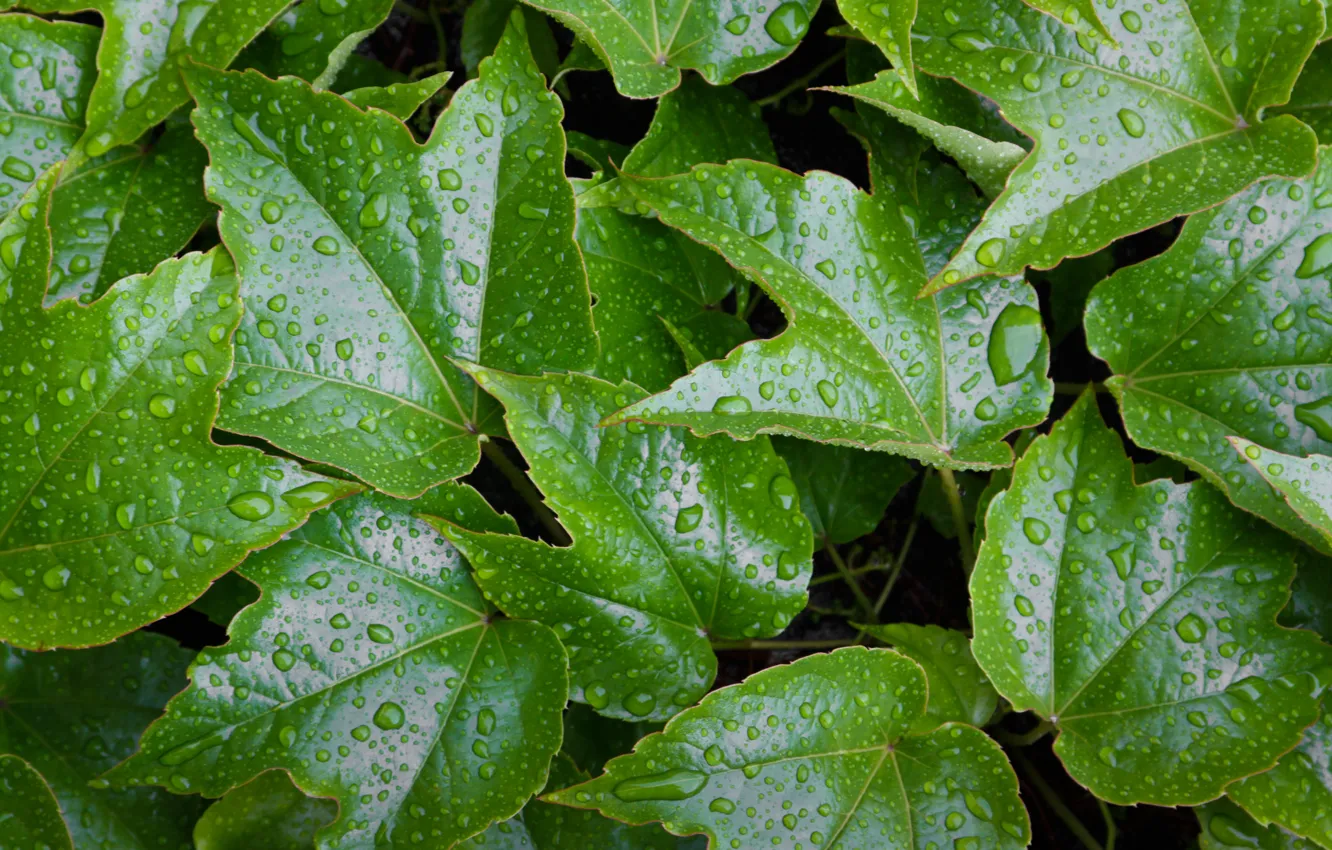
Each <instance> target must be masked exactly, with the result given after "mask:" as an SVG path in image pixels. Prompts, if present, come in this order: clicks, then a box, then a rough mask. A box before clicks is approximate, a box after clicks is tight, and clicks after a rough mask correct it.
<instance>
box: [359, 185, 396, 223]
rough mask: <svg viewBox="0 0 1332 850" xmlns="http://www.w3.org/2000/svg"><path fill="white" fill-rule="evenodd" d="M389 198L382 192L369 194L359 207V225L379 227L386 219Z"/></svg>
mask: <svg viewBox="0 0 1332 850" xmlns="http://www.w3.org/2000/svg"><path fill="white" fill-rule="evenodd" d="M388 215H389V199H388V195H385V194H384V193H383V192H376V193H374V194H373V195H371V196H370V197H369V198H368V199H367V200H366V202H365V206H363V207H361V215H360V222H361V227H367V228H370V227H380V226H382V225H383V224H384V222H386V221H388Z"/></svg>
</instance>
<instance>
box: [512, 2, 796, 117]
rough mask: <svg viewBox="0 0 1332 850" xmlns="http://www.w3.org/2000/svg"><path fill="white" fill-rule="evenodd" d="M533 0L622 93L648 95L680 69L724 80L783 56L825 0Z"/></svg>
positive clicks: (670, 82) (662, 90)
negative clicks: (726, 0) (582, 46)
mask: <svg viewBox="0 0 1332 850" xmlns="http://www.w3.org/2000/svg"><path fill="white" fill-rule="evenodd" d="M526 2H530V0H526ZM530 5H532V6H535V7H536V8H538V9H540V10H542V11H543V12H547V13H549V14H551V15H553V16H555V18H556V20H558V21H560V23H562V24H564V25H565V26H567V27H569V28H570V29H572V30H573V31H574V33H575V34H577V36H578V39H579V41H580V42H582V43H584V44H586V45H587V46H588V47H590V48H591V49H592V50H593V51H594V52H595V54H596V56H597V57H598V58H600V59H601V60H602V61H603V62H604V63H605V64H606V67H608V68H610V71H611V74H612V75H613V76H614V78H615V87H616V88H617V89H619V91H620V94H622V95H625V96H626V97H636V98H649V97H660V96H661V95H663V94H666V93H667V92H668V91H670V90H671V89H673V88H675V87H676V86H678V85H680V76H681V75H680V71H681V69H685V68H690V69H693V70H695V71H698V72H699V74H701V75H702V76H703V78H704V79H705V80H707V81H708V82H709V83H711V84H713V85H714V86H718V85H724V84H726V83H730V82H732V81H734V80H735V79H736V78H737V77H740V76H742V75H744V74H752V73H754V72H755V71H762V70H763V69H764V68H767V67H769V66H770V65H773V64H774V63H776V62H778V61H779V60H781V59H784V58H785V57H786V56H788V55H789V54H790V53H791V51H792V50H794V49H795V46H796V45H797V44H799V43H800V40H801V39H802V38H804V37H805V33H806V32H808V31H809V22H810V20H811V19H812V18H813V17H814V13H815V12H816V11H818V8H819V0H787V2H784V3H781V4H778V5H775V6H773V5H768V4H765V3H757V2H755V0H738V2H733V3H727V4H723V3H720V2H717V0H699V2H690V0H670V2H667V3H652V2H645V0H614V2H603V1H602V0H598V1H597V2H594V0H539V2H530ZM583 64H586V63H583Z"/></svg>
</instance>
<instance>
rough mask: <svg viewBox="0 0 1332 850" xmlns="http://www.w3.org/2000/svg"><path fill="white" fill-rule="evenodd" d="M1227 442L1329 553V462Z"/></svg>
mask: <svg viewBox="0 0 1332 850" xmlns="http://www.w3.org/2000/svg"><path fill="white" fill-rule="evenodd" d="M1326 407H1328V408H1332V405H1327V406H1326ZM1230 442H1231V443H1232V444H1233V445H1234V447H1235V449H1236V450H1237V451H1238V452H1239V455H1240V457H1241V458H1242V459H1243V460H1245V461H1247V462H1248V465H1249V466H1250V467H1252V468H1253V471H1254V472H1256V473H1257V474H1258V475H1259V476H1260V477H1261V479H1262V480H1263V481H1265V482H1266V483H1267V484H1268V485H1270V486H1271V488H1272V491H1273V492H1274V493H1275V494H1276V495H1277V496H1279V497H1280V498H1282V499H1283V500H1284V504H1285V505H1286V506H1288V507H1289V508H1290V510H1291V511H1292V512H1293V513H1294V514H1295V516H1297V517H1299V519H1300V520H1302V521H1304V522H1305V523H1307V525H1308V529H1309V530H1310V531H1312V532H1313V533H1314V536H1315V537H1316V539H1317V540H1318V541H1319V542H1321V543H1322V546H1323V548H1324V549H1327V550H1332V458H1330V457H1328V456H1327V455H1310V456H1309V457H1307V458H1302V457H1295V456H1293V455H1283V454H1281V453H1280V452H1274V451H1270V450H1267V449H1264V448H1262V447H1261V446H1259V445H1257V444H1255V443H1250V442H1249V441H1248V440H1245V439H1242V438H1240V437H1231V438H1230ZM1299 536H1303V535H1299Z"/></svg>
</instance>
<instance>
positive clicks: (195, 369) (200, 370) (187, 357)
mask: <svg viewBox="0 0 1332 850" xmlns="http://www.w3.org/2000/svg"><path fill="white" fill-rule="evenodd" d="M180 359H181V361H182V362H184V364H185V368H186V369H188V370H189V371H190V373H191V374H194V375H198V376H200V377H203V376H204V375H207V374H208V361H206V360H204V356H203V355H202V354H200V353H199V352H198V351H196V350H194V349H190V350H189V351H187V352H185V354H184V355H182V356H181V358H180Z"/></svg>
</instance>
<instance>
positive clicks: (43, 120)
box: [0, 15, 102, 216]
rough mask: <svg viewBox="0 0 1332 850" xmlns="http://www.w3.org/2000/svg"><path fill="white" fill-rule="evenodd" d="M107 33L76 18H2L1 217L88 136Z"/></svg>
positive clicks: (0, 76)
mask: <svg viewBox="0 0 1332 850" xmlns="http://www.w3.org/2000/svg"><path fill="white" fill-rule="evenodd" d="M101 35H102V31H101V30H99V29H97V28H96V27H90V26H87V25H85V24H76V23H74V22H72V21H44V20H42V19H41V18H34V17H31V16H29V15H0V67H3V68H4V69H5V73H3V74H0V103H3V104H4V108H3V110H0V216H2V215H6V214H7V213H8V212H9V211H10V210H11V209H12V208H13V206H14V204H15V203H17V202H18V199H19V197H20V196H22V194H23V193H24V192H25V191H26V190H27V188H28V187H29V186H31V185H32V183H33V181H34V180H36V179H37V175H38V174H41V173H42V172H43V171H45V170H46V169H48V168H50V167H51V166H52V165H55V164H56V163H57V162H60V161H61V160H63V159H64V158H65V157H67V156H69V152H70V151H71V150H72V149H73V148H74V144H75V142H77V141H78V140H79V136H81V135H83V112H84V110H85V109H86V108H87V106H88V96H89V95H90V94H91V93H92V87H93V81H94V80H95V79H96V76H97V74H96V65H95V63H96V54H97V41H98V39H99V38H101ZM48 80H49V81H50V84H48V82H47V81H48Z"/></svg>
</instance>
